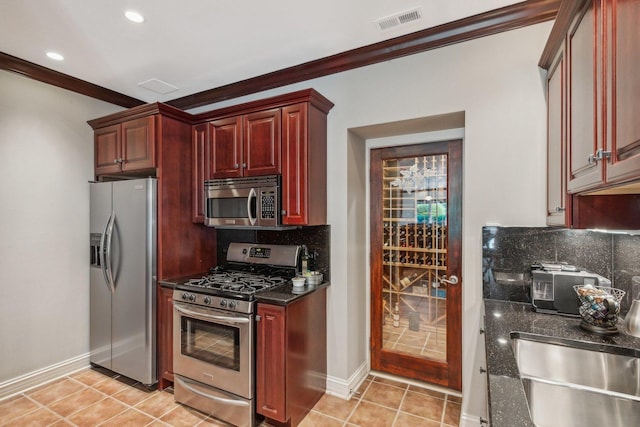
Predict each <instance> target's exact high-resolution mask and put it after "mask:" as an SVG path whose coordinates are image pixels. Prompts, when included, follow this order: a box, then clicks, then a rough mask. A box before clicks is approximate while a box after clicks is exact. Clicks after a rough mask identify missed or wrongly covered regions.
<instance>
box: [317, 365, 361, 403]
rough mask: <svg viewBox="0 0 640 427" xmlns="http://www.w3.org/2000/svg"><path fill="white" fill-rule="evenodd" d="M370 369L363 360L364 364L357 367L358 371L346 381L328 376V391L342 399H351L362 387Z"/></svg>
mask: <svg viewBox="0 0 640 427" xmlns="http://www.w3.org/2000/svg"><path fill="white" fill-rule="evenodd" d="M368 374H369V369H368V368H367V363H366V362H363V363H362V365H360V366H359V367H358V369H356V371H355V372H354V373H353V375H351V377H349V379H347V380H346V381H345V380H343V379H342V378H336V377H332V376H330V375H328V376H327V393H329V394H331V395H333V396H336V397H341V398H342V399H345V400H349V399H351V396H352V395H353V393H354V392H355V391H356V390H357V389H358V387H360V384H362V382H363V381H364V380H365V378H367V375H368Z"/></svg>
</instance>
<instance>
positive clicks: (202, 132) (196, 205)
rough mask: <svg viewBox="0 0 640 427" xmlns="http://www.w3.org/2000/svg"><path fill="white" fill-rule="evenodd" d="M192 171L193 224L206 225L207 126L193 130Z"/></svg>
mask: <svg viewBox="0 0 640 427" xmlns="http://www.w3.org/2000/svg"><path fill="white" fill-rule="evenodd" d="M191 138H192V143H193V148H192V150H193V151H192V170H193V179H192V180H191V186H192V189H191V192H192V197H191V199H192V200H191V204H192V207H193V222H194V223H200V224H202V223H204V181H205V179H209V177H208V175H207V174H206V171H207V170H208V169H209V166H208V157H207V155H206V150H207V125H206V124H204V123H203V124H199V125H195V126H193V130H192V136H191Z"/></svg>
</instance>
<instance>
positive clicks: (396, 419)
mask: <svg viewBox="0 0 640 427" xmlns="http://www.w3.org/2000/svg"><path fill="white" fill-rule="evenodd" d="M408 392H409V384H406V387H405V389H404V393H403V394H402V399H400V403H398V408H397V409H396V416H395V417H394V418H393V421H392V422H391V425H392V426H395V425H396V421H398V416H400V408H402V404H403V403H404V398H405V397H406V396H407V393H408Z"/></svg>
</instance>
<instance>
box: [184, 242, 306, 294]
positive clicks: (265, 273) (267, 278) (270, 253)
mask: <svg viewBox="0 0 640 427" xmlns="http://www.w3.org/2000/svg"><path fill="white" fill-rule="evenodd" d="M297 257H298V247H297V246H279V245H255V244H247V243H231V244H230V245H229V249H228V254H227V261H228V262H227V265H225V266H217V267H214V268H211V269H210V270H209V272H208V273H207V274H205V275H203V276H200V277H194V278H191V279H188V280H186V281H185V282H183V283H179V284H178V285H177V286H176V289H180V290H186V291H191V292H197V293H201V294H207V295H216V296H221V297H225V298H234V299H241V300H247V301H252V300H253V299H254V295H255V294H256V293H259V292H264V291H266V290H268V289H273V288H276V287H278V286H280V285H283V284H285V283H287V282H288V281H289V280H290V279H291V278H292V277H294V276H295V275H296V271H297ZM270 260H271V261H277V262H279V263H280V264H278V265H274V264H270V263H269V261H270Z"/></svg>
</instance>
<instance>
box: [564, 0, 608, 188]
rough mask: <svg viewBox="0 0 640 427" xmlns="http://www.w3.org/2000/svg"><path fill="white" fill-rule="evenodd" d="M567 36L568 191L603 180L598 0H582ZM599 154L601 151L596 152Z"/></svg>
mask: <svg viewBox="0 0 640 427" xmlns="http://www.w3.org/2000/svg"><path fill="white" fill-rule="evenodd" d="M586 3H587V4H586V7H585V8H584V9H583V10H582V11H581V12H580V13H579V14H578V16H577V17H576V18H575V20H574V22H573V23H572V25H571V28H570V29H569V33H568V35H567V40H566V43H567V57H568V62H569V67H568V84H569V87H568V90H569V92H568V97H569V98H568V106H569V117H568V129H567V133H568V142H569V143H568V150H569V151H568V159H567V160H568V174H569V175H568V182H567V189H568V191H569V192H570V193H576V192H580V191H582V190H586V189H589V188H593V187H595V186H597V185H600V184H601V183H602V182H603V177H604V173H603V167H602V165H603V164H604V163H602V162H601V163H600V164H598V161H597V160H596V156H597V155H598V154H597V153H603V142H604V141H603V138H602V120H601V117H602V115H601V112H602V97H601V91H600V90H599V87H601V86H600V85H601V75H602V68H601V67H600V63H601V62H600V61H599V59H598V57H599V56H600V52H601V47H602V46H601V40H600V37H597V34H598V32H599V28H600V26H601V22H600V12H599V9H600V5H599V3H600V0H593V1H591V0H590V1H588V2H586ZM600 155H602V154H600Z"/></svg>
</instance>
